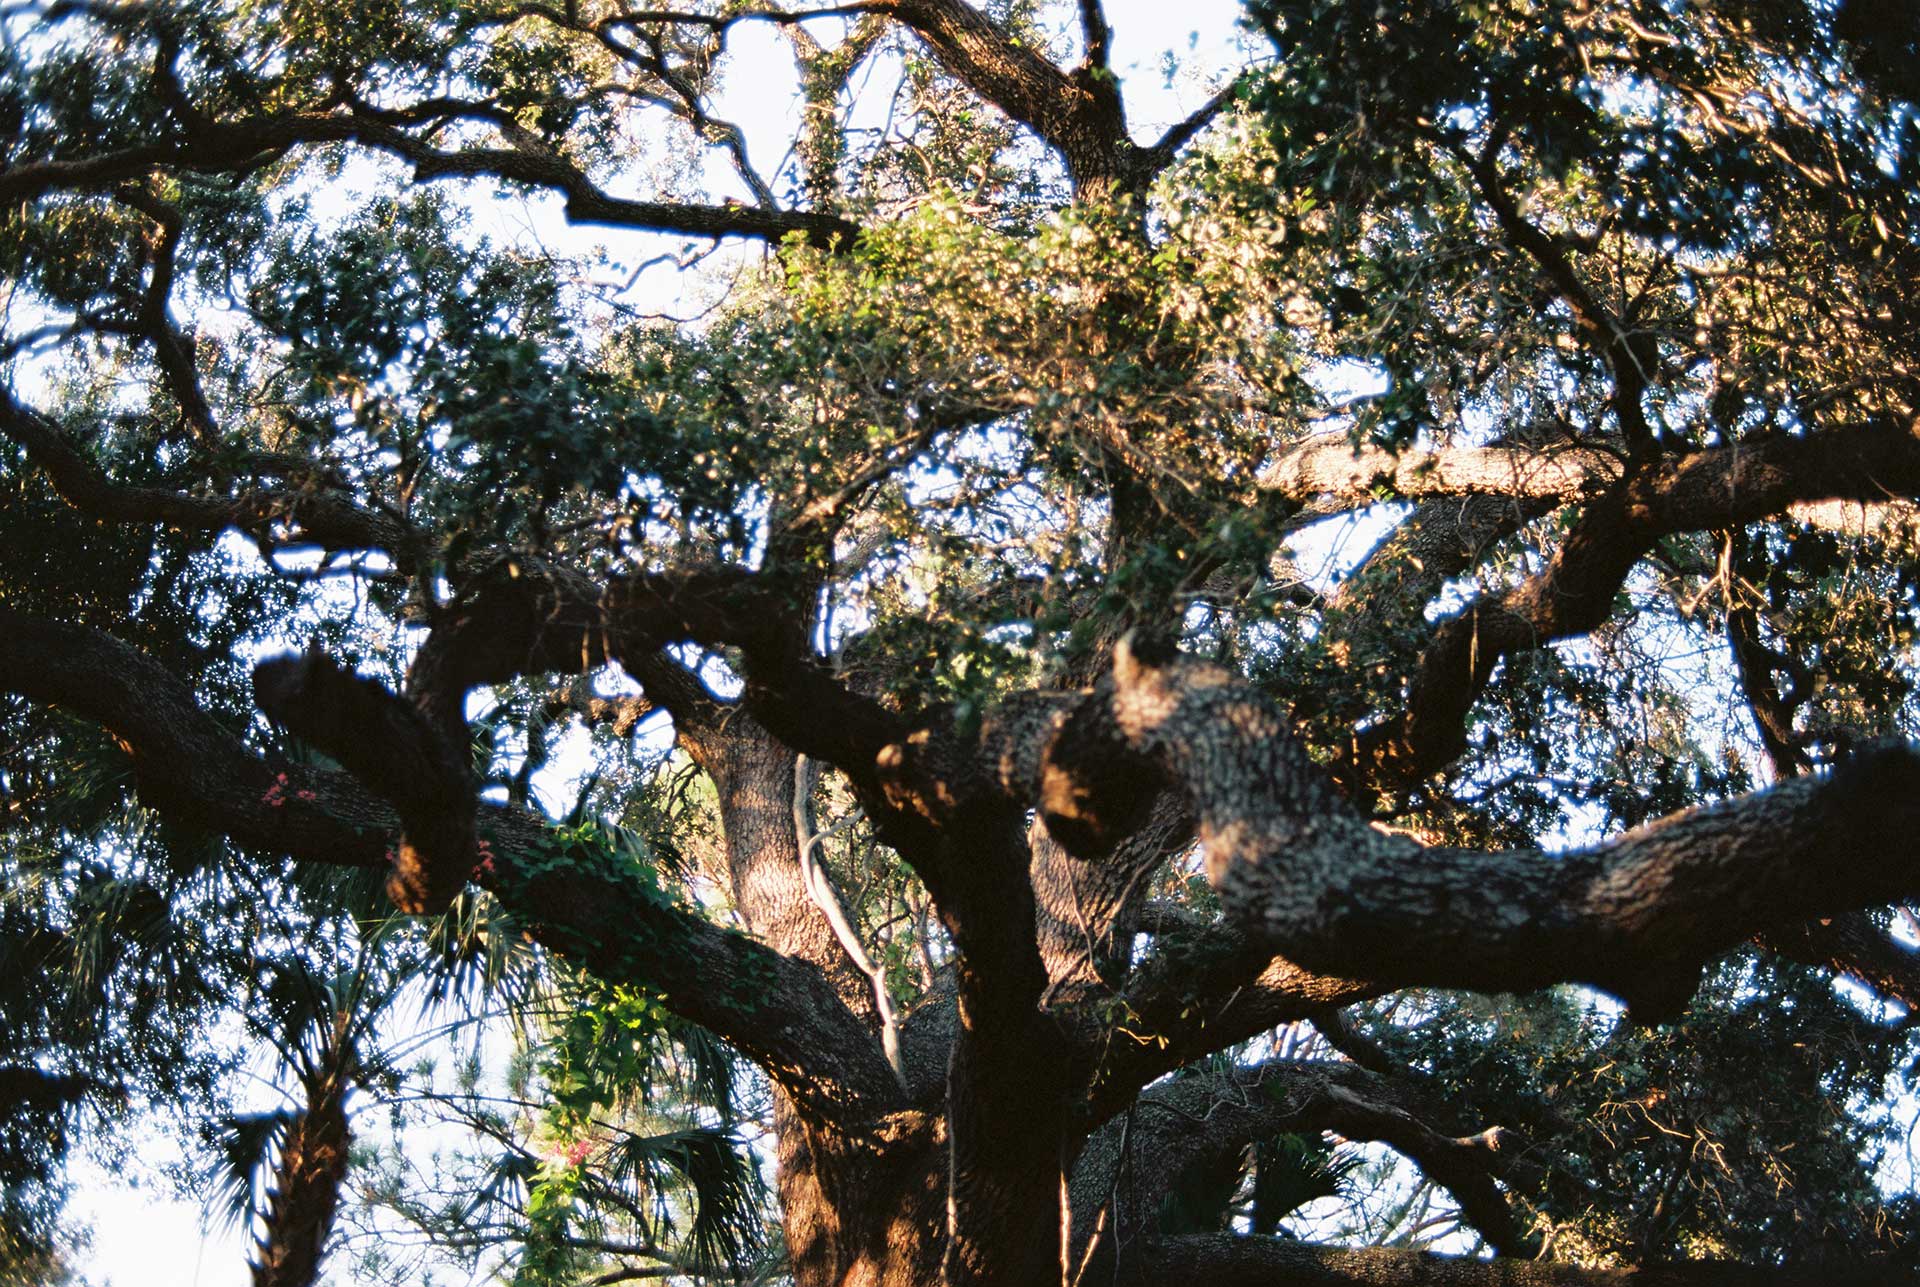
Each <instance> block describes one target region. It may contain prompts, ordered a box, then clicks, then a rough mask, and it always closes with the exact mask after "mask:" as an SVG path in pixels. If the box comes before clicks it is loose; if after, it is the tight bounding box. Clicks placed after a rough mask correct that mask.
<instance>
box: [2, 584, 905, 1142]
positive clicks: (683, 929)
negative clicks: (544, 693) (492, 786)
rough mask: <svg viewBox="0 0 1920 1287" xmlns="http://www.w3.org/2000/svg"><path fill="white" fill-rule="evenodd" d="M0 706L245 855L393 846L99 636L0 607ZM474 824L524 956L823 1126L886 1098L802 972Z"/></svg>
mask: <svg viewBox="0 0 1920 1287" xmlns="http://www.w3.org/2000/svg"><path fill="white" fill-rule="evenodd" d="M0 690H5V691H9V692H15V693H19V694H21V695H23V696H25V697H27V698H29V699H30V700H33V701H38V702H44V703H47V704H50V705H55V706H59V707H61V708H62V709H64V710H67V711H69V712H70V713H72V714H75V715H78V716H80V717H82V718H85V719H89V720H92V721H95V722H97V723H99V724H101V725H102V726H103V727H105V728H106V729H107V731H108V732H109V733H111V734H112V735H113V736H114V738H115V740H117V741H118V742H119V743H120V744H121V745H122V746H123V747H125V748H126V750H127V752H128V754H129V755H130V757H131V758H132V762H133V767H134V779H135V783H136V785H137V787H138V790H139V793H140V799H141V801H142V803H143V804H145V805H147V806H148V807H150V808H153V809H156V810H158V811H160V812H161V813H164V814H166V815H167V816H169V817H172V818H175V819H177V820H179V821H181V822H184V823H188V824H190V825H193V826H196V827H200V828H203V829H205V830H209V831H214V832H218V833H221V834H224V835H227V836H230V837H232V838H233V839H234V840H235V841H236V842H238V843H239V844H241V845H243V846H245V847H247V848H250V849H256V850H260V851H262V852H267V853H287V854H291V855H292V856H293V857H294V858H295V859H296V860H297V861H302V862H315V863H325V864H329V865H340V864H349V865H357V866H368V867H372V866H379V865H383V864H384V863H385V862H386V854H387V851H388V850H389V848H390V847H391V846H393V845H395V844H396V843H397V842H398V841H399V839H400V831H401V824H400V819H399V818H398V817H397V816H396V813H395V811H394V810H393V809H392V808H391V807H390V806H389V804H388V803H387V802H386V801H384V800H381V799H379V798H376V797H374V796H372V795H370V794H369V793H368V792H367V791H365V790H363V789H362V788H361V787H360V786H359V785H357V784H356V783H355V782H353V781H352V780H350V779H349V778H347V777H346V776H345V775H344V774H339V773H332V772H325V771H320V770H314V769H308V768H302V767H299V766H289V767H288V768H287V769H285V770H284V771H282V772H280V773H276V772H275V771H274V769H273V768H272V766H270V765H268V764H267V763H266V762H265V761H264V760H262V759H260V758H259V757H258V756H256V755H254V754H253V753H252V752H250V751H248V750H247V749H246V748H245V746H243V745H242V744H241V742H240V740H239V738H238V737H236V736H235V735H234V734H232V733H231V732H229V731H228V730H227V729H226V728H224V727H223V726H221V725H220V724H219V723H218V722H217V721H215V720H214V719H213V718H212V717H210V716H208V715H207V714H206V713H205V712H204V711H202V710H201V709H200V708H199V706H198V705H197V704H196V703H195V701H194V699H193V695H192V693H191V691H190V690H189V689H188V688H187V686H186V685H185V684H183V683H182V682H181V681H180V680H179V679H178V678H176V677H175V676H173V675H172V674H171V672H169V671H167V670H166V669H165V668H164V667H162V666H160V665H159V664H157V663H156V662H154V661H153V660H151V659H150V658H148V657H147V656H145V654H143V653H141V652H140V651H139V650H137V649H135V648H132V647H130V646H128V645H126V644H124V643H121V642H120V641H118V640H115V639H113V638H111V637H110V636H108V635H105V634H103V633H101V632H100V631H97V630H93V629H89V628H86V627H81V626H69V625H62V624H58V623H54V622H47V621H42V620H39V619H37V618H31V617H27V616H24V615H22V614H20V613H16V612H11V611H8V610H6V609H4V608H0ZM392 700H393V701H395V702H398V701H399V699H398V698H393V699H392ZM372 732H373V731H372V730H369V733H370V734H371V733H372ZM407 753H408V747H407V746H406V745H405V744H404V742H403V743H401V744H394V745H390V746H388V747H387V748H386V750H385V751H384V754H386V755H388V756H390V757H391V762H390V763H388V764H386V765H384V766H378V767H376V766H373V765H371V764H365V765H362V768H363V770H365V771H367V772H369V773H370V774H371V775H372V776H374V777H376V778H377V779H379V780H381V781H383V782H390V781H392V780H394V779H395V778H398V777H401V776H404V775H405V773H406V772H407V771H408V767H409V766H408V764H406V763H403V762H402V761H403V758H404V757H405V756H406V755H407ZM381 754H383V751H382V750H381V748H380V747H378V746H373V747H370V748H368V749H367V750H366V751H365V753H364V757H363V758H368V759H372V758H375V757H378V756H380V755H381ZM413 767H415V768H416V769H417V768H418V766H413ZM475 825H476V830H477V831H478V834H479V836H480V838H481V840H483V841H484V842H485V848H483V849H481V850H480V851H479V852H480V855H481V861H480V863H479V864H478V867H477V870H476V871H475V872H474V873H473V874H474V875H475V877H476V878H477V879H479V880H480V882H481V883H482V884H484V885H486V886H487V887H488V888H490V889H492V890H493V891H494V892H495V893H497V894H498V895H499V896H500V898H501V899H502V901H503V903H504V904H505V905H506V906H507V908H508V909H509V910H510V911H511V912H512V913H513V914H514V915H515V916H516V917H518V918H519V919H520V922H521V924H522V925H524V926H525V928H526V929H527V930H528V932H530V933H531V934H532V935H533V936H534V937H535V938H536V939H538V940H539V941H540V942H542V943H544V944H545V945H547V946H548V947H550V948H552V949H554V950H555V951H558V952H561V953H562V954H564V955H567V956H570V957H572V958H573V959H574V960H577V961H579V962H580V963H581V964H582V965H584V966H585V967H586V968H588V969H590V970H593V971H594V972H595V973H597V974H599V975H600V977H602V978H606V979H609V980H618V981H629V982H633V983H639V984H644V985H645V986H647V987H650V988H655V989H657V990H658V991H660V992H661V994H662V995H663V996H664V997H665V998H666V1000H667V1004H668V1005H669V1006H670V1007H671V1008H672V1009H673V1010H674V1011H675V1012H676V1013H678V1014H681V1015H684V1016H685V1017H686V1018H688V1019H690V1020H692V1021H693V1022H695V1023H698V1024H700V1025H701V1026H703V1027H706V1028H709V1029H711V1030H712V1031H714V1032H715V1033H717V1034H719V1035H720V1036H722V1037H723V1038H725V1039H726V1040H727V1041H728V1042H730V1043H732V1044H733V1045H735V1046H736V1047H737V1048H738V1049H740V1050H741V1051H742V1053H744V1054H745V1055H746V1056H747V1057H748V1058H749V1059H752V1060H753V1061H754V1062H756V1063H758V1064H760V1065H761V1066H762V1067H763V1068H765V1069H766V1070H767V1071H768V1074H769V1075H770V1076H771V1077H772V1078H773V1079H774V1080H775V1081H776V1082H777V1083H778V1084H779V1085H781V1086H782V1087H783V1088H785V1089H786V1090H787V1091H788V1092H789V1093H790V1094H792V1095H793V1096H794V1097H795V1098H796V1099H797V1100H799V1101H801V1102H803V1103H806V1104H808V1105H810V1106H811V1107H812V1108H814V1109H816V1110H817V1111H818V1112H820V1113H821V1114H823V1115H826V1116H829V1117H831V1118H834V1119H845V1118H847V1117H848V1116H850V1115H851V1116H860V1115H862V1114H869V1113H873V1112H879V1111H886V1110H887V1109H889V1108H890V1107H891V1106H892V1105H894V1104H895V1103H897V1101H898V1100H899V1097H900V1091H899V1088H898V1086H897V1085H896V1083H895V1082H894V1078H893V1073H892V1070H891V1069H889V1068H888V1067H887V1064H886V1061H885V1059H883V1058H882V1057H881V1054H880V1048H879V1044H878V1042H876V1041H875V1040H874V1039H873V1037H872V1035H871V1034H870V1033H869V1032H868V1031H867V1029H866V1028H865V1027H864V1025H862V1024H861V1023H860V1022H859V1021H858V1020H857V1019H855V1018H854V1017H853V1016H852V1015H851V1014H850V1013H848V1011H847V1010H846V1007H845V1006H843V1005H842V1004H841V1003H840V1001H839V998H838V997H837V996H836V995H835V993H834V991H833V988H832V986H831V985H830V984H829V983H828V982H827V981H826V979H825V978H824V977H823V976H822V975H821V973H820V971H819V970H818V969H817V968H815V967H814V966H811V965H808V964H805V963H803V962H800V961H796V960H793V959H791V958H789V957H786V956H782V955H781V954H779V953H778V952H774V951H771V950H769V949H768V948H765V947H763V946H761V945H760V944H758V943H755V942H753V941H752V940H751V939H748V938H746V937H744V936H743V935H740V934H736V933H732V932H730V931H728V930H724V929H721V928H720V927H718V926H716V925H713V924H711V923H710V922H708V921H707V920H706V919H705V918H703V917H702V916H700V915H699V914H698V913H696V912H694V911H691V910H687V909H683V908H680V907H679V906H677V905H675V904H674V903H672V902H671V901H670V900H668V899H666V898H665V897H664V896H663V895H661V894H660V893H659V892H658V891H657V890H655V889H654V888H653V887H652V886H651V884H650V883H649V882H648V881H647V880H646V879H645V877H644V874H643V873H641V872H639V871H636V870H633V869H632V868H630V867H627V866H624V865H623V864H622V863H621V862H620V861H618V860H616V859H614V858H613V857H611V856H608V855H605V854H599V853H588V852H571V851H566V846H565V845H563V844H561V843H559V842H558V841H557V840H556V837H555V833H554V832H553V831H552V829H551V828H550V827H549V826H548V825H547V824H546V823H545V821H544V820H542V819H539V818H537V817H535V816H533V815H531V814H527V813H525V812H522V811H519V810H513V809H503V808H495V807H484V808H482V809H481V810H480V811H479V814H478V817H477V822H476V824H475Z"/></svg>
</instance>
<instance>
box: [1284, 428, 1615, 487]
mask: <svg viewBox="0 0 1920 1287" xmlns="http://www.w3.org/2000/svg"><path fill="white" fill-rule="evenodd" d="M1623 472H1624V465H1623V464H1622V462H1621V458H1620V456H1619V454H1618V453H1617V452H1612V451H1607V450H1604V449H1602V448H1598V447H1587V446H1582V445H1579V444H1577V443H1572V442H1562V443H1557V444H1554V445H1552V446H1546V447H1430V448H1423V449H1414V450H1408V451H1401V452H1395V451H1391V450H1388V449H1387V448H1385V447H1375V446H1371V445H1368V444H1356V443H1355V442H1354V441H1353V440H1352V439H1351V438H1349V437H1348V436H1347V435H1346V434H1345V433H1330V434H1315V435H1313V436H1312V437H1310V438H1307V439H1304V440H1303V441H1301V442H1298V443H1296V444H1294V445H1293V446H1291V447H1289V448H1287V449H1286V450H1285V451H1284V452H1282V453H1281V454H1280V456H1279V457H1278V458H1277V459H1275V460H1273V461H1271V462H1270V463H1269V464H1268V465H1267V466H1266V467H1265V468H1264V469H1263V470H1261V472H1260V476H1259V479H1258V481H1257V483H1256V486H1257V487H1258V489H1259V490H1260V491H1261V492H1263V493H1266V494H1268V495H1275V496H1282V497H1286V498H1287V499H1289V500H1296V501H1307V500H1311V499H1315V498H1318V497H1327V496H1332V497H1338V498H1341V499H1347V500H1360V501H1377V500H1396V499H1405V500H1417V499H1423V498H1426V497H1432V496H1474V495H1488V496H1510V497H1514V498H1516V499H1530V500H1554V501H1571V500H1578V499H1580V498H1581V497H1583V496H1592V495H1597V494H1598V493H1600V492H1602V491H1604V490H1606V488H1607V487H1608V486H1609V485H1610V484H1611V483H1613V482H1615V481H1617V480H1618V479H1619V477H1620V476H1621V474H1622V473H1623Z"/></svg>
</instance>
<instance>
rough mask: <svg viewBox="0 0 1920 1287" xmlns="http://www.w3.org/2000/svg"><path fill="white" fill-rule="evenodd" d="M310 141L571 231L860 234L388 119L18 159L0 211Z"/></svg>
mask: <svg viewBox="0 0 1920 1287" xmlns="http://www.w3.org/2000/svg"><path fill="white" fill-rule="evenodd" d="M381 115H382V116H386V117H390V116H391V114H390V113H382V114H381ZM494 115H495V114H494V113H493V112H492V111H491V110H490V109H488V108H486V107H485V105H484V104H448V105H445V106H444V108H443V109H441V110H438V111H437V112H436V114H435V115H434V116H433V120H434V121H435V122H436V123H444V122H445V121H447V120H450V119H460V118H462V117H467V118H473V119H485V120H492V118H493V116H494ZM316 143H358V144H360V145H362V146H364V147H369V148H372V149H374V150H376V151H381V152H386V153H388V154H389V155H392V156H396V157H398V158H400V159H401V160H403V161H406V162H408V163H409V164H411V165H412V166H413V167H414V177H415V178H416V179H418V180H422V181H426V180H432V179H440V178H495V179H505V180H508V181H510V182H514V183H524V184H528V185H530V186H532V187H536V188H544V189H547V190H549V191H553V192H557V193H559V194H560V195H562V196H563V197H565V198H566V216H567V218H568V219H569V220H570V221H572V222H574V223H581V224H601V225H606V226H610V227H618V228H635V229H646V230H650V231H655V232H677V233H687V234H690V235H692V236H698V237H753V238H758V239H760V240H764V241H779V240H782V239H783V238H785V237H787V236H789V235H791V234H794V233H798V234H799V235H801V236H802V237H804V238H806V239H807V240H808V241H809V242H811V243H812V244H814V245H816V246H820V247H822V248H827V249H831V248H836V247H837V248H840V249H843V250H844V249H847V248H849V247H851V246H852V244H853V242H854V240H855V239H856V238H857V237H858V236H859V233H860V228H859V226H858V225H857V224H853V223H850V222H848V221H847V220H845V219H841V218H839V217H838V216H835V215H828V214H820V213H815V212H810V211H793V210H765V209H761V208H759V207H757V206H744V205H741V206H733V205H718V206H714V205H696V204H690V203H684V202H675V201H640V200H634V199H632V198H628V197H617V196H614V195H612V194H611V193H608V192H607V191H605V190H604V189H602V188H601V187H599V186H598V185H597V184H595V183H594V182H593V181H592V180H591V179H589V178H588V177H587V174H586V172H585V171H583V170H581V169H580V168H579V167H578V166H576V165H574V164H573V163H572V162H571V161H568V160H567V159H565V158H564V157H562V156H561V155H559V154H558V153H555V152H552V151H550V150H547V149H544V148H541V147H538V146H536V145H535V144H534V143H533V142H532V141H531V140H528V139H522V140H520V142H519V144H518V145H516V146H509V147H466V148H459V149H456V150H450V151H449V150H442V149H439V148H435V147H433V146H431V145H430V144H427V143H425V142H422V141H421V140H420V139H419V138H417V137H415V136H414V135H412V134H409V133H408V132H407V131H406V130H405V129H403V128H401V127H400V126H398V125H394V124H391V123H389V121H388V120H386V119H375V118H374V117H373V116H371V115H358V116H356V115H347V114H334V113H317V112H289V113H284V114H281V115H276V116H268V117H262V118H259V119H256V120H249V121H237V122H218V123H207V124H204V125H202V126H201V127H199V128H195V129H192V130H190V131H187V132H185V133H183V134H182V135H181V136H180V137H178V138H177V139H175V140H173V141H169V142H156V143H146V144H138V145H134V146H130V147H125V148H119V149H116V150H113V151H108V152H102V153H99V154H97V155H94V156H85V157H72V158H64V157H63V158H48V159H43V160H25V161H21V162H19V163H17V164H15V165H13V166H12V167H11V168H9V169H7V170H6V171H4V172H0V206H11V205H15V204H20V203H24V202H29V201H35V200H38V199H39V198H40V197H42V196H44V195H46V194H47V193H49V192H58V191H83V190H89V189H99V188H103V187H109V186H112V185H115V184H119V183H122V182H125V181H127V180H130V179H138V178H141V177H144V176H145V175H148V174H151V173H153V172H155V171H161V170H182V171H191V172H195V173H201V174H228V173H244V172H246V171H250V170H254V169H258V168H259V167H260V166H262V165H264V164H266V163H268V162H270V161H271V160H273V159H275V158H276V157H279V156H281V155H283V154H285V153H286V152H287V151H289V150H290V149H292V148H295V147H300V146H306V145H311V144H316Z"/></svg>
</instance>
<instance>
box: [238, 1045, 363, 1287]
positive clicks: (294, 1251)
mask: <svg viewBox="0 0 1920 1287" xmlns="http://www.w3.org/2000/svg"><path fill="white" fill-rule="evenodd" d="M344 1089H345V1088H344V1087H343V1086H342V1085H341V1084H340V1083H338V1082H336V1081H332V1080H327V1081H323V1082H316V1084H315V1085H313V1086H311V1087H309V1089H308V1098H307V1103H306V1105H305V1107H304V1109H303V1110H302V1111H301V1113H300V1114H299V1116H297V1117H295V1118H294V1119H293V1121H292V1122H291V1123H290V1124H289V1125H288V1126H287V1134H286V1138H285V1139H284V1140H283V1141H282V1142H281V1145H280V1160H279V1163H278V1165H277V1166H275V1168H274V1174H273V1182H272V1185H271V1187H270V1188H269V1190H268V1193H267V1206H266V1212H265V1215H264V1220H263V1223H264V1227H265V1230H266V1232H265V1234H264V1235H263V1236H262V1237H261V1239H260V1242H259V1245H258V1247H257V1248H256V1250H255V1254H254V1263H253V1283H254V1287H311V1284H313V1283H314V1282H315V1281H317V1280H318V1278H319V1274H320V1261H321V1256H322V1254H323V1253H324V1252H325V1251H326V1246H327V1237H328V1235H330V1234H331V1233H332V1232H333V1216H334V1211H335V1209H336V1208H337V1207H338V1206H339V1204H340V1186H341V1184H342V1183H343V1182H345V1180H346V1178H347V1147H348V1144H349V1143H350V1136H349V1133H348V1129H347V1113H346V1103H345V1099H344V1095H343V1092H344Z"/></svg>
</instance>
